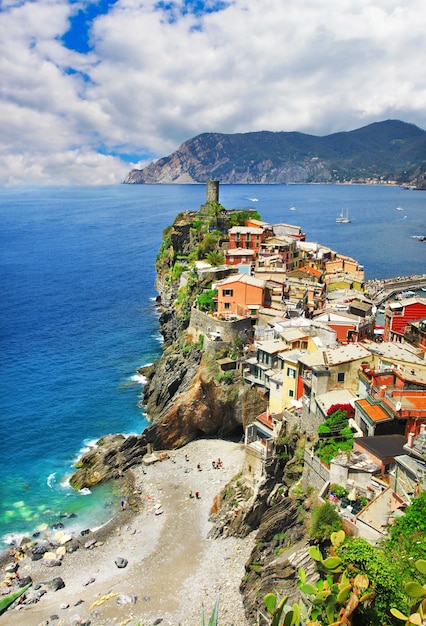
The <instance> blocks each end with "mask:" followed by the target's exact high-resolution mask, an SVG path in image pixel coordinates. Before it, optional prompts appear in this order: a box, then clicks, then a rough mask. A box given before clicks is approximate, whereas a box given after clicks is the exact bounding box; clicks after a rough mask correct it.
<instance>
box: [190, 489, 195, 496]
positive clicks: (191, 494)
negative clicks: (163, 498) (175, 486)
mask: <svg viewBox="0 0 426 626" xmlns="http://www.w3.org/2000/svg"><path fill="white" fill-rule="evenodd" d="M189 497H190V498H193V497H194V494H193V493H192V489H191V491H190V492H189Z"/></svg>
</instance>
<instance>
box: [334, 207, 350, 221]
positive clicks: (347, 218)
mask: <svg viewBox="0 0 426 626" xmlns="http://www.w3.org/2000/svg"><path fill="white" fill-rule="evenodd" d="M350 222H352V220H351V219H350V218H349V212H348V210H347V209H346V215H345V213H344V211H343V209H342V210H341V211H340V215H339V217H338V218H337V219H336V223H337V224H350Z"/></svg>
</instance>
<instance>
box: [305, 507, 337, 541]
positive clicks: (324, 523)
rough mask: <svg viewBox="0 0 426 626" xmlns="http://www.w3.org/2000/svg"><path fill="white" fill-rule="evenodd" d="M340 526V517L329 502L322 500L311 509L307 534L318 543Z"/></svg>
mask: <svg viewBox="0 0 426 626" xmlns="http://www.w3.org/2000/svg"><path fill="white" fill-rule="evenodd" d="M342 527H343V524H342V518H341V517H340V515H339V514H338V512H337V511H336V509H335V508H334V506H333V505H332V504H331V502H324V504H322V505H321V506H319V507H317V508H316V509H314V510H313V511H312V515H311V525H310V528H309V534H310V536H311V537H312V539H316V540H317V541H318V542H319V543H322V542H324V541H326V540H327V539H328V538H329V537H330V535H331V533H333V532H337V531H338V530H341V529H342Z"/></svg>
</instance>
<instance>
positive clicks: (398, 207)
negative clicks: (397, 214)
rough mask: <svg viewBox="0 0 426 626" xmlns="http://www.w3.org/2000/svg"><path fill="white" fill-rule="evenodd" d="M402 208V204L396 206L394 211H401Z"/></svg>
mask: <svg viewBox="0 0 426 626" xmlns="http://www.w3.org/2000/svg"><path fill="white" fill-rule="evenodd" d="M403 210H404V209H403V208H402V206H397V207H396V211H403Z"/></svg>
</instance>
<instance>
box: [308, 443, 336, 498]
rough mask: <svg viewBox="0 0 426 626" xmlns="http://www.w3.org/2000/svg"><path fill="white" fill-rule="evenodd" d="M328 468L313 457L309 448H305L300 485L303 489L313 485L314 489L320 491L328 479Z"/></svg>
mask: <svg viewBox="0 0 426 626" xmlns="http://www.w3.org/2000/svg"><path fill="white" fill-rule="evenodd" d="M329 474H330V472H329V470H328V469H327V468H326V467H325V465H324V464H323V463H321V461H320V460H319V459H318V458H317V457H315V456H314V455H313V454H312V452H311V451H310V450H305V455H304V466H303V476H302V485H303V488H304V489H305V490H307V489H308V487H313V488H314V489H315V491H321V489H322V488H323V487H324V485H325V484H326V483H327V482H328V481H329Z"/></svg>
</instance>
